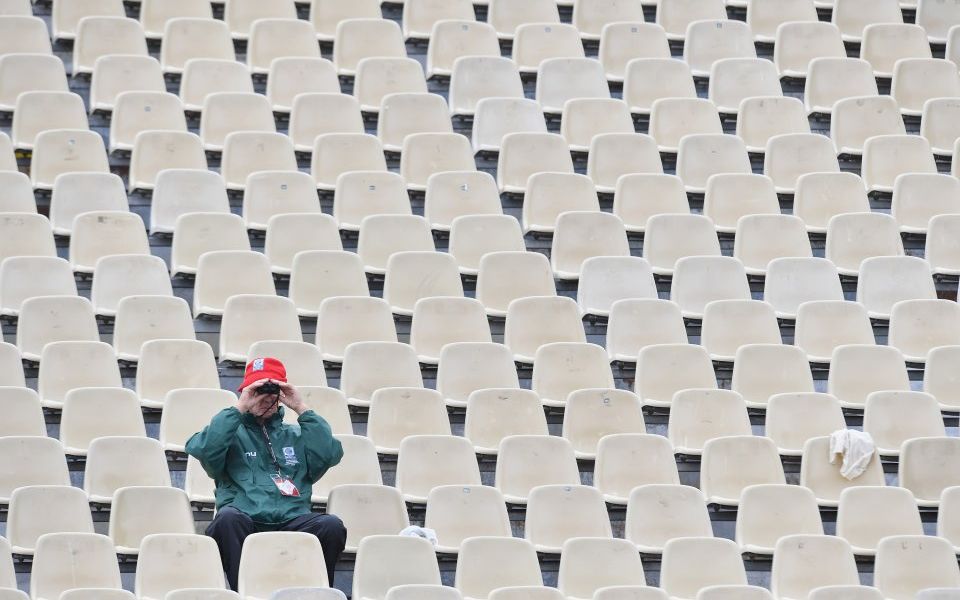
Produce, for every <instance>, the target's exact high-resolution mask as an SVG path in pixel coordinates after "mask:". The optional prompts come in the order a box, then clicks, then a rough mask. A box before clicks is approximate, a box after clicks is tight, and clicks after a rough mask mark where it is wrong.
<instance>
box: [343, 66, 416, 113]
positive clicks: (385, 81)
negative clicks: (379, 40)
mask: <svg viewBox="0 0 960 600" xmlns="http://www.w3.org/2000/svg"><path fill="white" fill-rule="evenodd" d="M398 93H408V94H426V93H427V83H426V81H425V80H424V75H423V67H422V66H420V63H419V62H417V61H416V60H414V59H412V58H387V57H370V58H364V59H363V60H361V61H360V62H359V63H358V64H357V74H356V76H355V77H354V85H353V95H354V97H355V98H356V99H357V101H358V102H359V103H360V109H361V110H362V111H363V112H365V113H379V112H380V106H381V104H382V103H383V99H384V98H385V97H386V96H387V95H389V94H398Z"/></svg>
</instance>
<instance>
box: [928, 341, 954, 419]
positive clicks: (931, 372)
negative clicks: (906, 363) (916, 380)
mask: <svg viewBox="0 0 960 600" xmlns="http://www.w3.org/2000/svg"><path fill="white" fill-rule="evenodd" d="M957 352H958V349H957V347H956V346H946V347H940V348H933V349H931V350H930V352H929V353H928V354H927V357H926V358H927V363H926V365H925V368H924V370H923V391H925V392H927V393H928V394H933V397H934V398H936V399H937V402H938V403H940V406H941V408H942V409H943V410H954V408H953V407H956V406H958V404H960V402H958V401H957V395H956V393H955V392H954V391H953V390H954V389H956V388H954V387H953V379H954V367H953V366H954V364H956V360H957V358H958V357H957Z"/></svg>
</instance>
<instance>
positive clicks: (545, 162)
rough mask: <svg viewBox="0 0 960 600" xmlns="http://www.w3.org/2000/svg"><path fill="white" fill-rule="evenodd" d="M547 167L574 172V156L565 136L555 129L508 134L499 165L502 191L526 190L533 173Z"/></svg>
mask: <svg viewBox="0 0 960 600" xmlns="http://www.w3.org/2000/svg"><path fill="white" fill-rule="evenodd" d="M543 171H552V172H558V173H572V172H573V160H572V158H571V157H570V152H569V150H568V149H567V143H566V141H565V140H564V139H563V137H561V136H559V135H557V134H552V133H511V134H508V135H506V136H504V138H503V142H502V145H501V149H500V156H499V162H498V168H497V183H498V185H499V187H500V191H501V192H506V193H524V192H525V191H526V186H527V180H528V178H529V176H530V175H532V174H534V173H538V172H543Z"/></svg>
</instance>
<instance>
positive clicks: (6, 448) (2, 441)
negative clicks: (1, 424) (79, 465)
mask: <svg viewBox="0 0 960 600" xmlns="http://www.w3.org/2000/svg"><path fill="white" fill-rule="evenodd" d="M0 449H2V450H3V455H2V457H3V458H2V462H3V471H2V472H3V476H2V477H0V504H9V503H10V497H11V496H12V494H13V491H14V490H15V489H16V488H19V487H24V486H30V485H56V486H69V485H70V474H69V473H68V472H67V461H66V458H65V457H64V454H63V445H62V444H61V443H60V441H59V440H57V439H54V438H50V437H45V436H7V437H4V438H0Z"/></svg>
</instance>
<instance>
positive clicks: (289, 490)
mask: <svg viewBox="0 0 960 600" xmlns="http://www.w3.org/2000/svg"><path fill="white" fill-rule="evenodd" d="M270 478H271V479H273V483H274V485H276V486H277V489H278V490H280V495H282V496H294V497H298V496H300V490H298V489H297V486H295V485H293V482H292V481H290V480H289V479H287V478H286V477H283V476H282V475H279V474H278V475H271V476H270Z"/></svg>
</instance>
